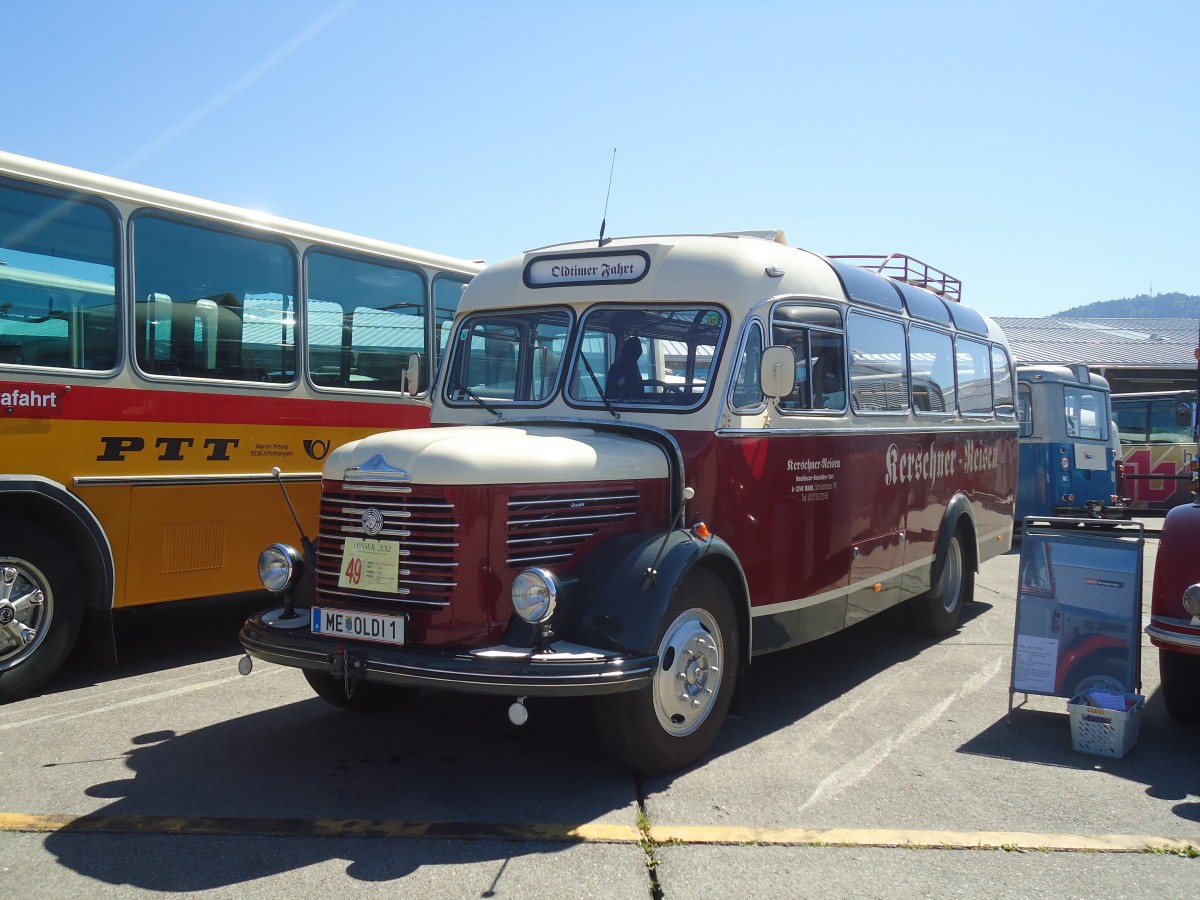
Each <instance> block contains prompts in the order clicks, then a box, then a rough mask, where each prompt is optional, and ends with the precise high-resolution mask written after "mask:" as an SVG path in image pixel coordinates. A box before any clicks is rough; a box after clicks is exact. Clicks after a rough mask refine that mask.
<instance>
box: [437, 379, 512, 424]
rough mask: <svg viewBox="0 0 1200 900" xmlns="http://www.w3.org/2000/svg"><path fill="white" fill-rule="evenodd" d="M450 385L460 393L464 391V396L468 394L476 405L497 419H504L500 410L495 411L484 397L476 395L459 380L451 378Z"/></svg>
mask: <svg viewBox="0 0 1200 900" xmlns="http://www.w3.org/2000/svg"><path fill="white" fill-rule="evenodd" d="M450 384H451V385H452V386H453V387H456V388H458V389H459V390H460V391H462V392H463V393H464V394H466V395H467V396H468V397H470V398H471V399H472V400H474V401H475V402H476V403H478V404H479V405H480V406H482V407H483V408H484V409H486V410H487V411H488V412H490V413H491V414H492V415H493V416H495V417H496V418H497V419H503V418H504V416H502V415H501V414H500V412H499V411H498V410H496V409H494V408H493V407H492V406H491V404H489V403H488V402H487V401H486V400H484V399H483V398H482V397H480V396H479V395H478V394H476V393H475V392H474V391H473V390H471V389H470V388H469V387H466V386H465V385H463V384H461V383H460V382H459V380H458V379H457V378H455V377H454V376H453V375H451V376H450Z"/></svg>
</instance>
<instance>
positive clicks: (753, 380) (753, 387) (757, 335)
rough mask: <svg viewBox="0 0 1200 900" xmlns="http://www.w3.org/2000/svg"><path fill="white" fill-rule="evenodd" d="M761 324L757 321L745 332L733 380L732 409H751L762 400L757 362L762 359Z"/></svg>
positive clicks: (759, 404)
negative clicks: (743, 345)
mask: <svg viewBox="0 0 1200 900" xmlns="http://www.w3.org/2000/svg"><path fill="white" fill-rule="evenodd" d="M762 338H763V333H762V326H760V325H759V324H758V323H757V322H755V323H754V324H753V325H751V326H750V328H749V330H748V332H747V334H746V345H745V347H743V348H742V356H741V359H739V360H738V366H737V372H736V373H735V374H734V377H733V378H734V381H733V407H734V409H753V408H754V407H757V406H761V405H762V402H763V392H762V385H761V384H759V362H760V360H761V359H762V343H763V340H762Z"/></svg>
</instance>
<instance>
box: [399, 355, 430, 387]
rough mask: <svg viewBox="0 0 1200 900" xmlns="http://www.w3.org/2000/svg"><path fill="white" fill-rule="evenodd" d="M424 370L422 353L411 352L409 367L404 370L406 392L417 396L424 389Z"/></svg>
mask: <svg viewBox="0 0 1200 900" xmlns="http://www.w3.org/2000/svg"><path fill="white" fill-rule="evenodd" d="M423 371H424V366H423V365H422V360H421V354H420V353H410V354H409V356H408V368H406V369H405V370H404V393H406V394H411V395H413V396H416V395H417V394H419V393H421V391H422V390H423V389H424V387H425V386H424V385H423V384H422V383H421V374H422V372H423Z"/></svg>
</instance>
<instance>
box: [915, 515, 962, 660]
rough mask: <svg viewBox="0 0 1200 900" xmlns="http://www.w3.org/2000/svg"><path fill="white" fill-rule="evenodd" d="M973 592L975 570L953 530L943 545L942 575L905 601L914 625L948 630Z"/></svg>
mask: <svg viewBox="0 0 1200 900" xmlns="http://www.w3.org/2000/svg"><path fill="white" fill-rule="evenodd" d="M974 596H975V572H974V570H972V569H971V567H970V566H969V565H967V559H966V555H965V554H964V553H963V548H962V541H961V540H960V539H959V536H958V533H957V532H955V533H954V535H953V536H952V537H951V538H950V543H949V544H947V545H946V555H945V557H944V558H943V560H942V576H941V578H940V579H939V580H938V583H937V585H936V586H935V587H934V588H933V589H932V590H930V591H928V592H926V593H924V594H921V595H920V596H917V597H913V598H912V599H911V600H909V601H908V611H909V617H910V618H911V619H912V623H913V626H914V627H915V628H916V629H917V630H918V631H921V632H924V633H925V634H930V635H933V636H934V637H942V636H944V635H947V634H950V633H951V632H953V631H954V630H955V629H956V628H958V623H959V622H960V621H961V620H962V612H963V606H965V605H966V604H968V603H970V602H971V600H972V599H973V598H974Z"/></svg>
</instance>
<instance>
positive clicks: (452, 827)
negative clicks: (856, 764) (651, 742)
mask: <svg viewBox="0 0 1200 900" xmlns="http://www.w3.org/2000/svg"><path fill="white" fill-rule="evenodd" d="M0 832H34V833H49V832H70V833H76V834H204V835H215V836H239V837H246V836H254V837H344V838H352V837H384V838H438V839H441V840H496V841H521V842H538V841H543V842H554V843H576V842H590V843H624V844H636V843H639V842H641V841H643V840H646V839H647V838H648V839H649V840H650V841H652V842H653V843H655V844H659V845H663V844H682V845H689V846H691V845H704V844H723V845H757V846H790V847H803V846H810V847H830V846H833V847H884V848H888V847H895V848H923V849H947V850H950V849H953V850H1054V851H1097V852H1108V853H1141V852H1146V851H1171V852H1189V851H1196V850H1197V848H1200V836H1197V837H1193V838H1188V839H1185V840H1181V839H1177V838H1167V837H1159V836H1156V835H1144V834H1102V835H1084V834H1056V833H1041V832H1029V831H937V830H922V829H890V828H739V827H710V826H705V825H652V826H650V828H649V830H648V832H646V833H645V834H643V833H642V832H641V831H639V830H638V829H637V828H635V827H633V826H626V825H608V824H602V823H587V824H583V825H557V824H521V823H488V822H404V821H399V820H389V819H268V818H224V817H211V816H123V815H104V814H92V815H83V816H68V815H45V814H38V813H0Z"/></svg>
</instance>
